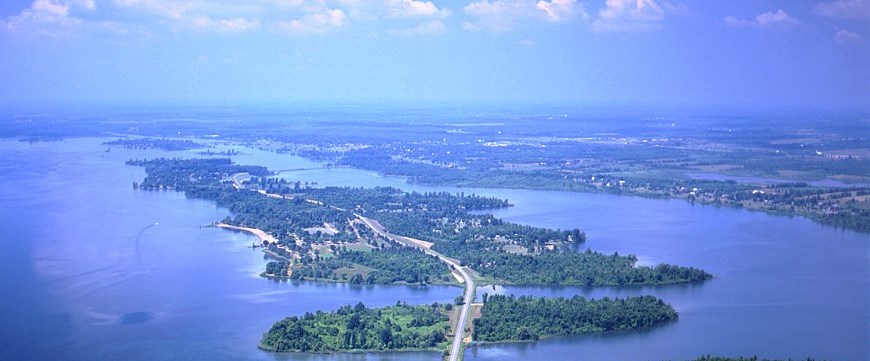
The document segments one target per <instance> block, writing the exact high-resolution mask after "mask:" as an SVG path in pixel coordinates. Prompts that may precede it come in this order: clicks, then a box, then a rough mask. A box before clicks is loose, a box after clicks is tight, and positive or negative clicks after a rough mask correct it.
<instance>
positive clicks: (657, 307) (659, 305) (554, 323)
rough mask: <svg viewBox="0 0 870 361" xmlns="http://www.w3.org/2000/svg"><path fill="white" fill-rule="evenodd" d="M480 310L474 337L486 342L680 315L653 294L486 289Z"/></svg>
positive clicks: (649, 323) (632, 325)
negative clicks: (551, 294) (592, 296)
mask: <svg viewBox="0 0 870 361" xmlns="http://www.w3.org/2000/svg"><path fill="white" fill-rule="evenodd" d="M481 313H482V315H481V318H479V319H476V320H474V331H473V332H472V338H473V339H474V340H475V341H484V342H497V341H528V340H538V339H542V338H547V337H552V336H564V335H579V334H586V333H593V332H604V331H615V330H633V329H638V328H644V327H653V326H657V325H661V324H664V323H667V322H671V321H674V320H676V319H677V312H676V311H675V310H674V308H673V307H671V306H670V305H668V304H666V303H664V301H662V300H660V299H658V298H655V297H653V296H640V297H629V298H625V299H619V298H607V297H605V298H602V299H598V300H587V299H585V298H583V297H580V296H574V297H572V298H562V297H559V298H541V297H531V296H520V297H518V298H517V297H514V296H513V295H511V296H504V295H494V296H487V295H484V305H483V310H482V311H481Z"/></svg>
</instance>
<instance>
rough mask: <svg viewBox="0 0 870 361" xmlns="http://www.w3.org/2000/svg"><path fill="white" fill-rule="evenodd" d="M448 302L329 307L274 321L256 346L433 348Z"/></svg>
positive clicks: (440, 344) (439, 343)
mask: <svg viewBox="0 0 870 361" xmlns="http://www.w3.org/2000/svg"><path fill="white" fill-rule="evenodd" d="M448 311H450V307H449V305H441V304H438V303H433V304H432V305H423V306H409V305H407V304H404V303H397V304H396V305H395V306H391V307H384V308H376V309H372V308H367V307H366V306H365V305H363V304H362V303H357V304H356V305H355V306H353V307H351V306H349V305H348V306H344V307H341V308H339V309H338V310H336V311H333V312H322V311H317V312H315V313H310V312H308V313H305V315H303V316H302V317H296V316H292V317H287V318H285V319H283V320H281V321H278V322H276V323H275V324H274V325H272V327H271V328H270V329H269V331H268V332H266V333H265V334H264V335H263V337H262V339H261V340H260V345H259V347H260V348H261V349H264V350H267V351H274V352H337V351H389V350H405V351H407V350H436V351H441V350H442V349H444V347H445V346H446V344H447V336H446V335H447V334H448V333H449V332H450V324H449V323H448V317H447V312H448Z"/></svg>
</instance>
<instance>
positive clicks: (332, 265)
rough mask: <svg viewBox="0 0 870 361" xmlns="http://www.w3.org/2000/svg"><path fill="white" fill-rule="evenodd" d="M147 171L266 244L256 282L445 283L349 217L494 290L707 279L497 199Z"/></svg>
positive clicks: (181, 165)
mask: <svg viewBox="0 0 870 361" xmlns="http://www.w3.org/2000/svg"><path fill="white" fill-rule="evenodd" d="M128 163H129V164H133V165H140V166H145V170H146V172H147V176H146V178H145V180H143V181H142V184H140V185H139V184H134V187H138V188H142V189H174V190H179V191H184V192H185V194H186V195H187V196H188V197H193V198H203V199H210V200H214V201H215V202H217V204H218V205H219V206H222V207H226V208H227V209H229V210H230V211H231V212H232V213H233V214H234V216H233V217H227V218H226V219H224V220H223V221H222V222H223V223H226V224H231V225H235V226H241V227H250V228H258V229H260V230H263V231H264V232H266V233H268V234H270V235H272V236H274V237H275V238H276V239H277V242H276V243H272V244H267V245H265V247H266V249H267V250H268V251H269V254H270V255H272V256H273V257H274V258H275V260H274V261H273V263H270V264H268V265H267V266H266V272H264V276H267V277H272V278H278V279H283V278H290V279H298V280H302V279H318V280H331V281H339V282H350V283H365V284H385V283H419V284H428V283H450V282H452V277H451V275H450V270H449V269H448V268H447V266H446V265H445V264H443V263H442V262H439V261H438V260H437V259H436V258H435V257H433V256H430V255H427V254H425V253H423V252H422V251H421V250H420V249H418V248H413V247H405V246H403V245H401V244H399V243H397V242H394V241H391V240H387V239H384V238H382V237H379V236H377V235H376V234H375V233H374V232H372V231H371V230H369V229H368V228H367V227H366V226H365V225H364V224H362V222H361V221H359V220H358V219H357V215H358V214H359V215H363V216H365V217H369V218H372V219H375V220H378V221H380V222H381V223H382V224H383V225H384V226H386V228H387V229H388V230H389V231H390V232H392V233H394V234H399V235H403V236H408V237H413V238H417V239H421V240H424V241H428V242H432V243H433V246H432V249H433V250H435V251H438V252H440V253H442V254H444V255H446V256H448V257H452V258H455V259H458V260H459V261H460V262H461V263H462V264H463V265H467V266H470V267H471V268H473V269H474V270H476V271H478V272H480V274H481V275H482V276H483V277H486V278H489V279H494V280H496V281H498V282H506V283H514V284H528V285H541V284H546V285H649V284H670V283H683V282H695V281H703V280H706V279H709V278H710V277H711V276H710V275H709V274H707V273H706V272H704V271H702V270H698V269H695V268H687V267H679V266H672V265H667V264H662V265H659V266H656V267H641V266H637V265H636V262H637V259H636V258H635V257H634V256H631V255H628V256H625V255H619V254H612V255H604V254H601V253H597V252H593V251H589V250H587V251H586V252H575V251H573V250H570V249H568V248H569V247H570V245H571V244H576V243H580V242H584V241H585V239H586V234H585V233H584V232H582V231H581V230H579V229H572V230H564V231H563V230H552V229H544V228H536V227H529V226H522V225H518V224H514V223H510V222H505V221H503V220H501V219H498V218H495V217H493V216H492V215H489V214H479V213H478V212H480V211H482V210H486V209H492V208H500V207H506V206H509V204H508V203H507V202H506V201H504V200H499V199H495V198H487V197H479V196H475V195H466V194H458V195H453V194H448V193H403V192H401V191H399V190H397V189H393V188H382V187H381V188H372V189H363V188H337V187H327V188H308V187H302V185H301V184H300V183H294V184H288V183H287V182H286V181H284V180H281V179H275V178H268V177H267V176H268V175H270V173H269V171H268V170H266V169H265V168H263V167H256V166H238V165H233V164H232V163H231V162H230V161H229V160H228V159H193V160H178V159H169V160H167V159H157V160H150V161H130V162H128Z"/></svg>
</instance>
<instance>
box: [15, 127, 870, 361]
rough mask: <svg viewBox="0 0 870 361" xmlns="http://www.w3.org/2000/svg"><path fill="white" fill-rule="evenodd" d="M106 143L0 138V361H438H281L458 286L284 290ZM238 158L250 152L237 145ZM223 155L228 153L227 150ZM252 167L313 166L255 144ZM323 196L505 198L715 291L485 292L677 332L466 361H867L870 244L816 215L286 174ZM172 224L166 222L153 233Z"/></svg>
mask: <svg viewBox="0 0 870 361" xmlns="http://www.w3.org/2000/svg"><path fill="white" fill-rule="evenodd" d="M102 141H103V140H101V139H93V138H90V139H69V140H66V141H63V142H48V143H33V144H28V143H23V142H18V141H16V140H0V180H2V184H3V185H4V187H5V189H6V191H5V192H0V204H2V207H0V234H2V235H3V236H2V237H3V247H4V249H3V252H0V286H2V289H3V290H4V307H3V308H2V309H0V322H3V324H4V327H3V328H2V330H0V344H2V345H3V349H2V350H0V359H3V360H6V359H28V360H56V359H63V360H116V359H126V360H180V359H185V360H187V359H209V360H239V359H245V360H274V359H280V360H283V359H289V360H432V361H434V360H439V359H440V355H439V354H437V353H431V352H430V353H411V354H407V353H381V354H357V355H305V354H288V355H275V354H271V353H266V352H262V351H260V350H258V349H256V343H257V340H258V339H259V336H260V335H261V334H262V332H264V331H265V330H266V329H267V328H268V327H269V325H270V324H271V323H272V322H274V321H276V320H278V319H280V318H281V317H284V316H289V315H301V314H303V313H305V312H313V311H316V310H331V309H335V308H337V307H339V306H341V305H345V304H349V303H356V302H359V301H362V302H364V303H365V304H366V305H369V306H383V305H389V304H394V303H395V302H396V301H397V300H403V301H407V302H408V303H420V304H421V303H431V302H435V301H437V302H449V301H450V300H452V299H453V297H455V296H457V295H459V294H460V293H461V289H460V288H458V287H447V286H435V287H432V286H430V287H406V286H370V287H353V286H349V285H342V284H323V283H311V282H303V283H278V282H272V281H268V280H265V279H261V278H259V277H257V276H256V274H257V273H258V272H259V270H261V269H262V267H263V264H264V263H265V261H264V260H263V257H262V254H261V253H260V252H259V251H253V250H251V249H250V248H248V246H249V245H250V244H251V243H252V240H253V239H252V237H251V236H247V235H243V234H238V233H233V232H228V231H225V230H220V229H214V228H200V225H205V224H208V223H210V222H213V221H215V220H219V219H222V218H223V217H225V216H226V215H228V212H227V211H226V210H225V209H221V208H217V207H215V205H214V204H213V203H211V202H207V201H200V200H189V199H186V198H185V197H184V196H183V195H182V194H179V193H175V192H144V191H134V190H133V189H132V182H134V181H139V180H141V178H143V177H144V170H143V169H142V168H139V167H131V166H125V165H124V161H125V160H127V159H130V158H145V157H149V158H150V157H190V156H195V153H194V151H186V152H164V151H156V150H125V149H122V148H118V147H113V148H112V149H111V152H105V149H106V146H103V145H101V144H100V143H101V142H102ZM233 148H235V149H240V147H233ZM218 150H219V149H218ZM244 152H245V154H242V155H238V156H234V157H233V158H234V160H236V161H237V162H239V163H242V164H258V165H265V166H268V167H270V168H272V169H296V168H316V167H317V166H318V164H317V163H314V162H311V161H308V160H305V159H302V158H299V157H294V156H288V155H278V154H274V153H270V152H264V151H258V150H252V149H244ZM281 176H282V177H284V178H287V179H289V180H300V181H315V182H317V183H318V184H319V185H321V186H324V185H349V186H367V187H370V186H396V187H399V188H402V189H404V190H409V191H451V192H457V191H461V192H465V193H477V194H482V195H491V196H497V197H500V198H507V199H509V200H510V201H511V202H512V203H513V204H515V206H514V207H511V208H508V209H504V210H498V211H496V212H495V214H496V215H497V216H499V217H502V218H504V219H507V220H510V221H514V222H519V223H524V224H531V225H536V226H546V227H554V228H575V227H578V228H581V229H584V230H585V231H586V232H587V234H588V237H589V239H588V241H587V242H586V244H585V245H582V246H581V248H583V247H589V248H592V249H594V250H598V251H602V252H619V253H620V254H623V253H633V254H636V255H637V256H638V258H639V259H640V262H641V263H644V264H655V263H658V262H668V263H673V264H679V265H688V266H695V267H700V268H703V269H705V270H707V271H708V272H711V273H713V274H714V275H715V276H716V278H714V279H713V280H711V281H708V282H705V283H703V284H695V285H679V286H666V287H633V288H585V287H496V288H495V289H493V288H491V287H486V288H484V289H481V290H480V292H479V293H482V292H489V293H514V294H535V295H545V296H572V295H575V294H580V295H584V296H589V297H603V296H625V295H637V294H652V295H655V296H657V297H661V298H663V299H664V300H665V301H667V302H669V303H671V304H673V305H674V306H675V307H676V308H677V310H678V311H679V312H680V319H679V321H677V322H675V323H672V324H668V325H665V326H662V327H658V328H654V329H651V330H644V331H640V332H631V333H610V334H603V335H594V336H577V337H564V338H557V339H553V340H546V341H542V342H537V343H525V344H497V345H485V346H475V347H470V348H469V349H468V350H467V351H466V359H467V360H538V359H541V358H543V357H546V358H547V359H548V360H552V361H556V360H580V359H589V360H667V359H673V360H678V359H688V358H691V357H695V356H698V355H702V354H708V353H709V354H720V355H753V354H757V355H759V356H762V357H780V358H787V357H791V358H805V357H808V356H812V357H815V358H817V359H818V358H824V359H834V360H867V359H868V354H870V350H868V348H870V346H868V340H870V330H868V321H867V320H868V319H870V248H868V245H870V239H868V238H870V237H868V236H867V235H866V234H859V233H856V232H851V231H842V230H837V229H834V228H830V227H826V226H821V225H818V224H815V223H813V222H811V221H809V220H807V219H804V218H801V217H782V216H771V215H767V214H763V213H757V212H748V211H745V210H737V209H729V208H716V207H709V206H699V205H696V206H692V205H690V204H688V203H686V202H682V201H673V200H649V199H642V198H634V197H622V196H615V195H600V194H582V193H563V192H545V191H526V190H509V189H467V188H462V189H459V188H450V187H426V186H416V185H409V184H406V183H404V182H403V181H402V180H401V179H398V178H390V177H381V176H378V175H376V174H374V173H371V172H367V171H362V170H357V169H348V168H341V169H314V170H306V171H297V172H286V173H282V174H281ZM155 223H157V225H156V226H155V225H154V224H155Z"/></svg>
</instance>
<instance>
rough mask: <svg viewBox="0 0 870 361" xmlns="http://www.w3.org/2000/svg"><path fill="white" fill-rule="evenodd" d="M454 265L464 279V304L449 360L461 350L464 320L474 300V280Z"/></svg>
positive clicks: (454, 357) (443, 259) (453, 358)
mask: <svg viewBox="0 0 870 361" xmlns="http://www.w3.org/2000/svg"><path fill="white" fill-rule="evenodd" d="M439 259H441V260H442V261H445V262H447V263H449V264H452V263H451V262H449V261H446V259H445V258H441V257H439ZM455 266H456V269H457V270H458V271H459V273H461V274H462V278H464V279H465V304H463V305H462V311H461V313H460V314H459V322H458V323H456V335H454V336H453V346H451V347H450V358H449V359H448V360H449V361H456V360H459V353H460V352H461V350H462V338H463V337H464V335H463V333H465V322H466V321H467V320H468V315H469V314H470V313H471V312H470V310H471V302H472V301H474V299H473V297H474V280H472V279H471V276H469V275H468V272H467V271H466V269H465V267H459V265H458V264H457V265H455Z"/></svg>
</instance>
